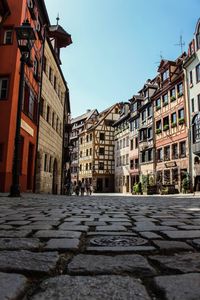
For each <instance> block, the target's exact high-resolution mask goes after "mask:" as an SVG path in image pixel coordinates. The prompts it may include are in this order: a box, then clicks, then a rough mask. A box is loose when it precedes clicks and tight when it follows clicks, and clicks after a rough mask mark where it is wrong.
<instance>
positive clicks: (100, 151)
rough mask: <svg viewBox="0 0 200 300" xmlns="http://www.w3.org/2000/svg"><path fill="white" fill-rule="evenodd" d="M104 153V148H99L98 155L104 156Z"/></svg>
mask: <svg viewBox="0 0 200 300" xmlns="http://www.w3.org/2000/svg"><path fill="white" fill-rule="evenodd" d="M104 152H105V151H104V148H102V147H100V148H99V155H104Z"/></svg>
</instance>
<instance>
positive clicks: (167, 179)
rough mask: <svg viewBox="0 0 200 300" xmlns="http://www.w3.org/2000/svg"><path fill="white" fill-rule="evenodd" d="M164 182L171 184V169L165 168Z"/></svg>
mask: <svg viewBox="0 0 200 300" xmlns="http://www.w3.org/2000/svg"><path fill="white" fill-rule="evenodd" d="M164 184H170V170H164Z"/></svg>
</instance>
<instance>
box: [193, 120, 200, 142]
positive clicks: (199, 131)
mask: <svg viewBox="0 0 200 300" xmlns="http://www.w3.org/2000/svg"><path fill="white" fill-rule="evenodd" d="M192 131H193V143H196V142H197V141H199V140H200V115H199V114H198V115H196V116H195V118H194V120H193V123H192Z"/></svg>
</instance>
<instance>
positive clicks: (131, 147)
mask: <svg viewBox="0 0 200 300" xmlns="http://www.w3.org/2000/svg"><path fill="white" fill-rule="evenodd" d="M130 149H131V150H133V140H131V146H130Z"/></svg>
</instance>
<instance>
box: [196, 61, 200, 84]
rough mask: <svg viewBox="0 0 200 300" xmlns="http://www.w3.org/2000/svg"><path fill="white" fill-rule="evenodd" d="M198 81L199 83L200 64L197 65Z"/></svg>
mask: <svg viewBox="0 0 200 300" xmlns="http://www.w3.org/2000/svg"><path fill="white" fill-rule="evenodd" d="M196 81H197V83H198V82H199V81H200V64H198V65H197V66H196Z"/></svg>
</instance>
